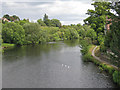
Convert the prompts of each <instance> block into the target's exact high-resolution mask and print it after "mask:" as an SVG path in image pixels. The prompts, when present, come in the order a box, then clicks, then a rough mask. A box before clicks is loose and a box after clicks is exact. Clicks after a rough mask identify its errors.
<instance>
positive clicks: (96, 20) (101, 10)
mask: <svg viewBox="0 0 120 90" xmlns="http://www.w3.org/2000/svg"><path fill="white" fill-rule="evenodd" d="M91 5H94V7H95V10H90V9H88V11H87V13H86V14H88V15H90V16H89V17H88V18H86V19H85V20H84V22H85V24H89V25H91V27H92V28H93V29H94V30H95V31H96V32H97V35H98V33H101V32H102V33H104V26H105V24H106V16H109V15H110V14H111V13H110V3H109V2H94V3H92V4H91Z"/></svg>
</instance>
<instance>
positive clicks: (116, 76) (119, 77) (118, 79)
mask: <svg viewBox="0 0 120 90" xmlns="http://www.w3.org/2000/svg"><path fill="white" fill-rule="evenodd" d="M113 81H114V82H115V83H118V84H119V85H120V71H114V73H113Z"/></svg>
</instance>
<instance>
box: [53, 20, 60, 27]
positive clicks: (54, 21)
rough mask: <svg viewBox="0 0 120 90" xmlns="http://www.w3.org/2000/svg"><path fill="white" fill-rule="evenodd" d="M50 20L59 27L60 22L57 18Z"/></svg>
mask: <svg viewBox="0 0 120 90" xmlns="http://www.w3.org/2000/svg"><path fill="white" fill-rule="evenodd" d="M51 22H52V25H53V26H55V27H61V22H60V21H59V20H58V19H52V20H51Z"/></svg>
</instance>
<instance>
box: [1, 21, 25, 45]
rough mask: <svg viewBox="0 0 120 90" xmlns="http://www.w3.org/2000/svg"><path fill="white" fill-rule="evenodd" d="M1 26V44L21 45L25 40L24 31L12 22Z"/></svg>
mask: <svg viewBox="0 0 120 90" xmlns="http://www.w3.org/2000/svg"><path fill="white" fill-rule="evenodd" d="M2 26H3V28H2V38H3V42H5V43H14V44H17V45H23V43H24V40H25V31H24V29H23V27H22V26H20V25H19V24H16V23H13V22H9V23H5V24H3V25H2Z"/></svg>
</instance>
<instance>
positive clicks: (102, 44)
mask: <svg viewBox="0 0 120 90" xmlns="http://www.w3.org/2000/svg"><path fill="white" fill-rule="evenodd" d="M106 50H107V49H106V47H105V45H104V43H103V42H102V43H101V44H100V51H101V52H106Z"/></svg>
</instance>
